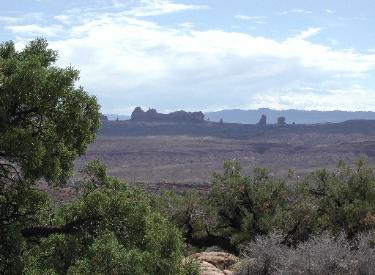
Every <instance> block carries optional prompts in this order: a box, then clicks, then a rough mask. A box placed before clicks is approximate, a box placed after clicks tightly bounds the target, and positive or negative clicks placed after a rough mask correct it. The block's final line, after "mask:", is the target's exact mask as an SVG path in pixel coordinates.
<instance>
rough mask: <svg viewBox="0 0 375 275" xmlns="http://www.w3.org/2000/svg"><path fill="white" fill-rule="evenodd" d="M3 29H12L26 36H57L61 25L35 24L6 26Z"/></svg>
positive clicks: (61, 28)
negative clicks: (43, 25)
mask: <svg viewBox="0 0 375 275" xmlns="http://www.w3.org/2000/svg"><path fill="white" fill-rule="evenodd" d="M5 29H7V30H10V31H12V32H14V33H15V34H18V35H23V36H27V37H35V36H57V35H58V34H59V33H61V32H62V31H63V27H62V26H60V25H50V26H47V27H42V26H40V25H37V24H30V25H13V26H6V27H5Z"/></svg>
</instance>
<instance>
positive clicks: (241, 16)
mask: <svg viewBox="0 0 375 275" xmlns="http://www.w3.org/2000/svg"><path fill="white" fill-rule="evenodd" d="M234 17H235V18H237V19H241V20H259V19H264V18H265V17H264V16H248V15H244V14H236V15H235V16H234Z"/></svg>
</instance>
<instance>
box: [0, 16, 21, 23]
mask: <svg viewBox="0 0 375 275" xmlns="http://www.w3.org/2000/svg"><path fill="white" fill-rule="evenodd" d="M18 21H20V18H19V17H11V16H0V22H3V23H13V24H14V23H16V22H18Z"/></svg>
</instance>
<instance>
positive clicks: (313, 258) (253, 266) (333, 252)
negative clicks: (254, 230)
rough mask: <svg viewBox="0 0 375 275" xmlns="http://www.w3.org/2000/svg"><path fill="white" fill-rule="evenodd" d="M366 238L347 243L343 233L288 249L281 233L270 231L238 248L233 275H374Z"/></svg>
mask: <svg viewBox="0 0 375 275" xmlns="http://www.w3.org/2000/svg"><path fill="white" fill-rule="evenodd" d="M370 236H371V235H369V234H366V235H360V236H358V238H357V239H356V240H353V241H349V240H348V239H347V238H346V237H345V235H344V234H339V235H338V236H336V237H334V236H332V235H331V234H329V233H324V234H321V235H315V236H313V237H311V238H310V239H309V240H308V241H306V242H303V243H300V244H299V245H298V246H296V247H289V246H286V245H283V244H282V243H283V239H284V237H285V236H283V234H282V233H280V232H272V233H271V234H269V235H268V236H263V237H258V238H257V239H256V240H255V241H254V242H252V243H249V244H247V245H244V246H243V247H242V261H241V264H240V265H239V266H238V267H237V270H236V272H235V274H237V275H242V274H316V275H318V274H319V275H320V274H327V275H328V274H374V272H375V249H374V248H373V247H372V245H371V238H370Z"/></svg>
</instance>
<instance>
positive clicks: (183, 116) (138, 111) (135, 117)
mask: <svg viewBox="0 0 375 275" xmlns="http://www.w3.org/2000/svg"><path fill="white" fill-rule="evenodd" d="M131 120H132V121H145V122H187V123H196V122H204V114H203V113H202V112H185V111H177V112H173V113H169V114H161V113H158V112H157V111H156V110H155V109H149V110H148V111H143V110H142V108H141V107H136V108H135V109H134V111H133V113H132V115H131Z"/></svg>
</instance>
